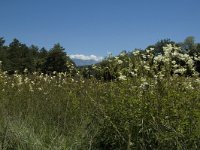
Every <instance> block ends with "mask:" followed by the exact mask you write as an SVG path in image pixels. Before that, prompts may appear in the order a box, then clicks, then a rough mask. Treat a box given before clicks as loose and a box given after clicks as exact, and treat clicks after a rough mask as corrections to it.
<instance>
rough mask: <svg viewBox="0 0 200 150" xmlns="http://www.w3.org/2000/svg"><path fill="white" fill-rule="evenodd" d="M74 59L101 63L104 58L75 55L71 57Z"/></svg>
mask: <svg viewBox="0 0 200 150" xmlns="http://www.w3.org/2000/svg"><path fill="white" fill-rule="evenodd" d="M69 57H70V58H72V59H81V60H95V61H101V60H102V59H103V57H98V56H95V55H83V54H75V55H69Z"/></svg>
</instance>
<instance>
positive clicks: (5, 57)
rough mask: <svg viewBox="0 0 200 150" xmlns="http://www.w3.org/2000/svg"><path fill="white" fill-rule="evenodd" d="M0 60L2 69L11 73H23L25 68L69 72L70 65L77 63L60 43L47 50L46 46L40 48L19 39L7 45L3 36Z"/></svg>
mask: <svg viewBox="0 0 200 150" xmlns="http://www.w3.org/2000/svg"><path fill="white" fill-rule="evenodd" d="M0 61H1V69H2V70H4V71H7V72H8V73H9V74H13V73H14V72H15V71H18V73H23V72H24V70H27V71H28V72H30V73H31V72H43V73H51V72H53V71H58V72H68V71H69V69H70V68H69V67H70V66H72V65H75V64H74V62H73V61H72V60H71V59H70V58H69V56H67V54H66V52H65V49H64V48H63V47H62V46H61V45H60V44H59V43H57V44H55V45H54V46H53V48H51V49H50V50H47V49H45V48H44V47H43V48H41V49H39V48H38V47H37V46H35V45H31V46H27V45H26V44H23V43H21V42H20V41H19V40H18V39H13V41H12V42H11V43H10V44H9V45H5V40H4V38H2V37H1V38H0Z"/></svg>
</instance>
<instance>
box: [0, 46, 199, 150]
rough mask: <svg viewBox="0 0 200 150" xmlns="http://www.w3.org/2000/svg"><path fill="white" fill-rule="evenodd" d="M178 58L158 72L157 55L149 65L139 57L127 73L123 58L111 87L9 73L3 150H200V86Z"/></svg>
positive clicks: (1, 104)
mask: <svg viewBox="0 0 200 150" xmlns="http://www.w3.org/2000/svg"><path fill="white" fill-rule="evenodd" d="M176 50H177V49H176V48H174V47H172V46H171V45H168V47H166V48H165V53H164V55H159V56H156V57H152V59H153V60H154V64H153V65H152V64H151V62H152V61H150V60H151V59H150V58H151V56H152V55H151V53H150V52H148V51H147V54H146V55H143V57H146V58H149V59H146V61H145V62H144V61H141V60H139V58H140V57H138V56H139V55H140V54H138V52H134V56H135V57H134V58H133V59H128V61H129V68H125V69H124V70H123V69H122V68H120V66H121V67H123V62H125V60H126V58H125V56H124V55H123V54H122V55H121V56H120V57H119V58H118V57H116V58H114V60H112V63H111V64H112V65H111V66H110V68H108V70H111V72H112V69H113V68H114V67H113V66H115V67H116V65H115V64H114V63H113V62H116V63H117V64H118V65H117V66H118V68H119V70H122V72H117V74H116V76H117V79H116V80H110V81H105V80H99V79H96V78H95V77H90V78H84V77H82V76H81V75H79V74H78V73H77V76H70V75H69V74H66V73H54V74H52V75H45V74H42V73H37V72H35V73H33V74H29V73H26V72H25V73H24V74H18V73H15V74H13V75H8V74H7V73H6V72H3V71H1V72H0V116H1V117H0V149H12V150H15V149H24V150H29V149H30V150H35V149H37V150H40V149H41V150H50V149H56V150H65V149H71V150H72V149H80V150H82V149H83V150H88V149H89V150H92V149H104V150H109V149H112V150H113V149H120V150H121V149H122V150H123V149H127V150H129V149H144V150H145V149H199V148H200V92H199V89H200V79H199V75H198V74H197V72H195V71H194V69H192V67H193V65H192V64H193V62H191V59H190V58H189V57H188V58H187V61H186V64H185V66H183V65H182V66H181V65H178V64H177V62H178V60H177V59H175V58H180V59H181V60H183V59H185V58H186V57H181V56H186V55H181V54H178V53H177V51H178V50H177V51H176ZM169 51H170V52H169ZM172 51H173V52H172ZM169 54H170V55H169ZM171 54H174V55H171ZM175 54H176V55H175ZM122 58H123V59H122ZM174 59H175V60H176V62H174ZM196 59H199V57H198V58H196ZM130 62H131V63H130ZM158 62H159V63H160V64H161V65H156V64H158ZM161 62H162V63H161ZM158 66H159V69H158V70H156V68H158ZM130 67H132V69H131V70H130ZM123 68H124V67H123ZM174 68H175V69H174ZM185 68H186V69H185ZM93 69H98V70H99V69H100V70H101V68H98V67H96V66H93ZM172 69H173V71H174V74H170V73H171V71H172ZM119 70H117V71H119ZM127 72H128V73H129V76H128V73H127ZM186 72H187V73H188V72H189V76H186V75H185V73H186ZM191 72H192V73H191ZM112 73H114V72H112Z"/></svg>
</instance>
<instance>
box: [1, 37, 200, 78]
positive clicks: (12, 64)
mask: <svg viewBox="0 0 200 150" xmlns="http://www.w3.org/2000/svg"><path fill="white" fill-rule="evenodd" d="M167 44H172V45H176V46H179V47H181V49H182V53H186V54H188V55H190V56H193V57H195V56H199V55H200V43H196V42H195V38H194V37H193V36H189V37H187V38H186V39H185V40H184V41H183V42H180V43H176V42H174V41H172V40H170V39H163V40H160V41H158V42H157V43H155V44H153V45H149V46H148V47H147V48H146V49H150V48H153V49H154V51H153V52H154V55H155V56H156V55H159V54H162V53H163V47H164V46H166V45H167ZM140 51H141V52H142V53H145V52H146V51H145V50H142V49H140ZM122 53H123V52H122ZM124 53H127V54H128V52H126V51H124ZM109 59H110V57H107V58H105V59H104V60H103V61H102V62H100V63H99V64H97V66H101V68H104V69H103V71H101V75H100V76H102V75H103V76H105V74H108V72H109V71H108V70H106V67H107V66H109V65H110V64H109V63H110V62H109ZM111 59H112V58H111ZM0 61H1V69H2V70H3V71H7V72H8V73H9V74H13V73H14V72H15V71H17V72H18V73H23V72H24V70H26V71H28V72H30V73H32V72H42V73H48V74H49V73H52V72H54V71H56V72H67V73H71V72H74V71H75V70H77V67H76V65H75V63H74V62H73V61H72V59H70V57H69V56H68V55H67V54H66V52H65V49H64V48H63V47H62V46H61V45H60V44H59V43H57V44H55V45H54V46H53V48H51V49H50V50H47V49H45V48H44V47H43V48H38V46H35V45H31V46H27V45H26V44H23V43H21V42H20V41H19V40H18V39H16V38H15V39H13V41H12V42H11V43H10V44H9V45H5V39H4V38H3V37H0ZM91 68H92V66H87V67H82V68H78V69H79V70H80V71H81V73H82V75H83V76H86V77H88V76H89V74H91V70H92V69H91ZM195 68H196V70H197V71H198V72H200V62H199V61H196V64H195ZM96 74H97V73H92V75H95V76H97V75H96ZM98 76H99V75H98ZM99 78H100V77H99Z"/></svg>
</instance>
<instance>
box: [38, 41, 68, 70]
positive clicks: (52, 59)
mask: <svg viewBox="0 0 200 150" xmlns="http://www.w3.org/2000/svg"><path fill="white" fill-rule="evenodd" d="M64 50H65V49H64V48H63V47H62V46H60V44H59V43H58V44H55V45H54V47H53V48H52V49H51V50H50V51H49V53H48V56H47V58H46V61H45V62H44V65H43V68H42V70H43V72H45V73H51V72H53V71H56V72H66V71H68V66H67V62H68V61H71V59H70V58H69V57H68V56H67V54H66V52H65V51H64Z"/></svg>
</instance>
